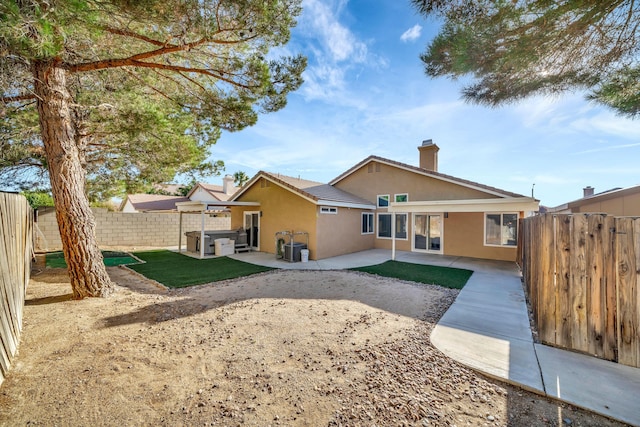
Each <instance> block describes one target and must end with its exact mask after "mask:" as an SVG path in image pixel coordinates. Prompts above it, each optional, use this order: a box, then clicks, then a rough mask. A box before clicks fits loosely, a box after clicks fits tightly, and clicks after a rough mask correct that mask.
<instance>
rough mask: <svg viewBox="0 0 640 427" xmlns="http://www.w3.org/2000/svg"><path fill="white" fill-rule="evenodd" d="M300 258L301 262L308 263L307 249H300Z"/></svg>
mask: <svg viewBox="0 0 640 427" xmlns="http://www.w3.org/2000/svg"><path fill="white" fill-rule="evenodd" d="M300 258H301V259H302V262H309V249H302V250H301V251H300Z"/></svg>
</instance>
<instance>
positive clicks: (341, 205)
mask: <svg viewBox="0 0 640 427" xmlns="http://www.w3.org/2000/svg"><path fill="white" fill-rule="evenodd" d="M313 203H315V204H316V205H322V206H335V207H337V208H353V209H369V210H372V211H375V210H376V207H375V206H373V205H365V204H361V203H349V202H336V201H333V200H318V201H317V202H315V201H314V202H313Z"/></svg>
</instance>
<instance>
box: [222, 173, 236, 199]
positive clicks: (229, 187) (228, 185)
mask: <svg viewBox="0 0 640 427" xmlns="http://www.w3.org/2000/svg"><path fill="white" fill-rule="evenodd" d="M235 190H236V187H235V186H234V185H233V177H232V176H231V175H229V174H227V175H225V176H224V178H222V192H223V193H224V194H228V195H231V194H233V193H234V192H235Z"/></svg>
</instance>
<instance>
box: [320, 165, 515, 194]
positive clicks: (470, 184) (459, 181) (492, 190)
mask: <svg viewBox="0 0 640 427" xmlns="http://www.w3.org/2000/svg"><path fill="white" fill-rule="evenodd" d="M370 162H379V163H384V164H387V165H389V166H392V167H397V168H400V169H404V170H407V171H410V172H414V173H417V174H420V175H424V176H428V177H431V178H435V179H439V180H441V181H446V182H451V183H454V184H458V185H462V186H464V187H468V188H472V189H475V190H480V191H483V192H485V193H489V194H492V195H494V196H498V197H525V196H523V195H522V194H517V193H512V192H510V191H506V190H501V189H499V188H496V187H491V186H488V185H484V184H480V183H478V182H474V181H469V180H466V179H462V178H457V177H455V176H451V175H446V174H443V173H440V172H434V171H430V170H427V169H422V168H419V167H417V166H412V165H408V164H406V163H401V162H396V161H395V160H389V159H385V158H384V157H378V156H369V157H367V158H366V159H364V160H363V161H361V162H360V163H358V164H357V165H355V166H353V167H352V168H351V169H349V170H347V171H346V172H344V173H343V174H341V175H340V176H338V177H336V178H334V179H333V180H332V181H330V182H329V184H330V185H335V184H337V183H338V182H340V181H342V180H343V179H345V178H346V177H348V176H349V175H351V174H352V173H354V172H355V171H357V170H358V169H360V168H361V167H363V166H365V165H366V164H367V163H370Z"/></svg>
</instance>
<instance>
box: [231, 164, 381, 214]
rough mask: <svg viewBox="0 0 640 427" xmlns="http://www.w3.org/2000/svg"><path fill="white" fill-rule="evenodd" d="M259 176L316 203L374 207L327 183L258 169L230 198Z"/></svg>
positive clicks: (235, 196)
mask: <svg viewBox="0 0 640 427" xmlns="http://www.w3.org/2000/svg"><path fill="white" fill-rule="evenodd" d="M260 178H266V179H268V180H269V181H271V182H274V183H276V184H278V185H280V186H281V187H284V188H286V189H288V190H289V191H292V192H293V193H297V194H298V195H300V196H301V197H304V198H305V199H307V200H309V201H310V202H312V203H314V204H316V205H325V204H330V205H332V206H343V207H355V208H363V209H375V207H376V206H375V204H373V203H371V202H370V201H368V200H365V199H363V198H361V197H358V196H355V195H353V194H351V193H348V192H346V191H344V190H340V189H339V188H336V187H333V186H331V185H329V184H323V183H321V182H316V181H308V180H306V179H300V178H294V177H291V176H286V175H280V174H272V173H269V172H264V171H260V172H258V173H257V174H256V175H255V176H254V177H253V178H251V180H250V181H249V182H248V183H247V184H245V185H244V186H243V187H242V188H241V189H240V191H238V192H237V193H236V194H234V195H233V197H232V198H231V200H237V199H238V198H239V197H240V196H241V195H242V194H243V193H244V192H245V191H246V190H247V189H249V188H250V187H251V186H252V185H253V184H254V183H256V182H257V181H258V180H259V179H260Z"/></svg>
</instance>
